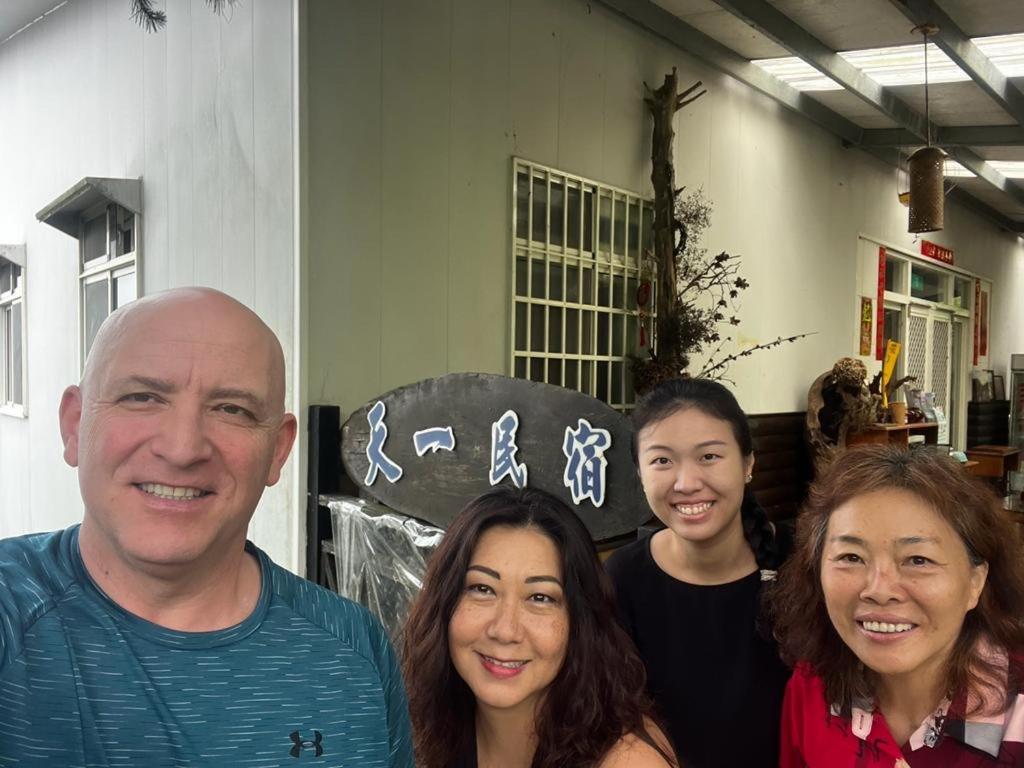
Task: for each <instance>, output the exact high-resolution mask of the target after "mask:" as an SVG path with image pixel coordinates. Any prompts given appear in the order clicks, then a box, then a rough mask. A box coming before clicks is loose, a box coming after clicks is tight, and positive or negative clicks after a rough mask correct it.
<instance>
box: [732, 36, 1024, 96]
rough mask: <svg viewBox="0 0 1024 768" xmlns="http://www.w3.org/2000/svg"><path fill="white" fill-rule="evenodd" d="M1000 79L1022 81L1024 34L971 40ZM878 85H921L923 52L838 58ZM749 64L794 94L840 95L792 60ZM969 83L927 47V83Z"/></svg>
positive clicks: (914, 48) (892, 50)
mask: <svg viewBox="0 0 1024 768" xmlns="http://www.w3.org/2000/svg"><path fill="white" fill-rule="evenodd" d="M971 42H973V43H974V44H975V45H976V46H977V47H978V49H979V50H980V51H981V53H982V54H984V55H985V56H986V57H987V58H988V59H989V60H990V61H991V62H992V64H993V65H994V66H995V67H996V69H998V70H999V71H1000V72H1001V73H1002V74H1003V76H1004V77H1024V33H1016V34H1012V35H993V36H991V37H975V38H973V39H972V40H971ZM839 55H840V56H842V57H843V58H844V59H846V61H848V62H849V63H850V64H851V65H853V66H854V67H856V68H857V69H859V70H860V71H861V72H863V73H864V74H866V75H867V76H868V77H870V78H871V79H872V80H874V81H875V82H877V83H878V84H879V85H885V86H895V85H922V84H923V83H924V48H923V47H922V46H921V44H920V43H913V44H911V45H896V46H889V47H887V48H865V49H862V50H856V51H844V52H840V54H839ZM751 63H752V64H754V65H756V66H758V67H760V68H761V69H763V70H764V71H765V72H767V73H768V74H770V75H774V76H775V77H777V78H778V79H779V80H781V81H782V82H784V83H787V84H788V85H791V86H793V87H794V88H796V89H797V90H798V91H840V90H842V88H843V87H842V86H841V85H840V84H839V83H837V82H836V81H835V80H833V79H832V78H830V77H828V76H827V75H823V74H821V72H819V71H818V70H816V69H815V68H814V67H812V66H811V65H810V64H808V63H807V62H805V61H804V60H803V59H801V58H799V57H796V56H786V57H784V58H777V59H755V60H754V61H752V62H751ZM968 80H970V77H968V75H967V73H966V72H964V71H963V70H962V69H960V67H958V66H957V65H956V63H955V62H954V61H953V60H952V59H950V58H949V57H948V56H947V55H946V54H945V53H943V52H942V51H941V50H940V49H939V47H938V46H936V45H935V44H934V43H929V44H928V82H929V83H932V84H935V83H962V82H966V81H968Z"/></svg>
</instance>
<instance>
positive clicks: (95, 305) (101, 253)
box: [79, 203, 138, 360]
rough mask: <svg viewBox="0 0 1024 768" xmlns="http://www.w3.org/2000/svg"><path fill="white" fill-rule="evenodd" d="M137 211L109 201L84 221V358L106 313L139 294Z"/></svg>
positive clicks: (82, 278) (82, 241)
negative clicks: (136, 259)
mask: <svg viewBox="0 0 1024 768" xmlns="http://www.w3.org/2000/svg"><path fill="white" fill-rule="evenodd" d="M135 228H136V214H135V213H133V212H132V211H130V210H128V209H127V208H125V207H124V206H121V205H118V204H117V203H106V204H104V205H102V206H101V207H100V209H99V210H93V211H90V212H89V214H87V215H86V216H85V217H83V220H82V236H81V238H80V240H79V242H80V244H81V246H80V247H81V267H82V271H81V274H80V276H79V277H80V280H81V283H82V359H83V360H85V358H86V357H88V355H89V350H90V349H92V343H93V341H95V339H96V332H97V331H99V328H100V326H101V325H102V324H103V321H104V320H106V318H107V315H109V314H110V313H111V312H113V311H114V310H115V309H117V308H118V307H122V306H124V305H125V304H127V303H129V302H131V301H134V300H135V298H136V297H137V296H138V285H137V283H136V265H135Z"/></svg>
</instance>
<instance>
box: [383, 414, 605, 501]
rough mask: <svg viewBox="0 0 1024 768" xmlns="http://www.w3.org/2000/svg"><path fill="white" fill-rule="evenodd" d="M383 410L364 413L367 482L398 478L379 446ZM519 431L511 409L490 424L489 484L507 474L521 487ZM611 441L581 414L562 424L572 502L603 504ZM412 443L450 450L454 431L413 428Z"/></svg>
mask: <svg viewBox="0 0 1024 768" xmlns="http://www.w3.org/2000/svg"><path fill="white" fill-rule="evenodd" d="M385 415H386V408H385V405H384V403H383V402H382V401H378V402H376V403H375V404H374V405H373V407H372V408H371V409H370V411H369V413H368V414H367V417H366V420H367V422H368V423H369V425H370V439H369V441H368V443H367V445H366V459H367V461H368V462H369V464H370V467H369V469H368V470H367V472H366V479H365V480H364V483H365V485H367V486H371V485H373V484H374V483H375V482H376V480H377V475H378V473H380V474H383V475H384V479H385V480H387V481H388V482H389V483H397V482H398V481H399V480H400V479H401V477H402V472H403V470H402V467H400V466H399V465H398V464H397V463H395V462H394V461H393V460H392V459H391V458H389V457H388V456H387V454H386V453H385V452H384V442H385V441H386V440H387V438H388V428H387V425H386V424H385V423H384V417H385ZM518 431H519V415H518V414H517V413H516V412H515V411H513V410H506V411H505V412H504V413H503V414H502V415H501V416H500V417H499V418H498V419H497V421H495V422H493V423H492V424H491V455H490V471H489V473H488V480H489V481H490V483H491V485H497V484H498V483H500V482H501V481H502V480H504V479H505V478H506V477H508V478H509V479H511V481H512V483H513V484H514V485H515V486H516V487H517V488H525V487H526V481H527V475H528V470H527V467H526V464H525V463H523V462H520V461H517V460H516V454H517V453H518V451H519V446H518V445H516V433H517V432H518ZM611 445H612V436H611V433H610V432H609V431H608V430H606V429H600V428H597V427H594V426H593V425H592V424H591V423H590V422H589V421H587V420H586V419H579V420H578V421H577V424H576V428H575V429H573V428H572V427H571V426H569V427H566V428H565V436H564V440H563V443H562V452H563V453H564V454H565V457H566V463H565V471H564V473H563V481H564V483H565V487H566V488H568V489H569V492H570V493H571V495H572V500H573V503H575V504H577V505H579V504H580V502H582V501H583V500H584V499H589V500H590V502H591V503H592V504H593V505H594V506H595V507H600V506H601V505H602V504H604V501H605V489H606V487H607V484H606V468H607V466H608V460H607V459H606V458H605V455H604V454H605V452H606V451H607V450H608V449H609V448H611ZM413 448H414V449H415V450H416V455H417V456H420V457H422V456H425V455H426V454H427V453H428V452H430V453H436V452H437V451H454V450H455V431H454V430H453V429H452V427H450V426H446V427H430V428H427V429H421V430H418V431H417V432H415V433H414V434H413Z"/></svg>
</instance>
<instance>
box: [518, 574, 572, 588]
mask: <svg viewBox="0 0 1024 768" xmlns="http://www.w3.org/2000/svg"><path fill="white" fill-rule="evenodd" d="M540 582H547V583H551V584H557V585H558V586H560V587H561V586H562V582H560V581H559V580H558V579H556V578H555V577H554V576H528V577H527V578H526V583H527V584H537V583H540ZM562 588H563V589H564V587H562Z"/></svg>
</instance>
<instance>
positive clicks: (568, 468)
mask: <svg viewBox="0 0 1024 768" xmlns="http://www.w3.org/2000/svg"><path fill="white" fill-rule="evenodd" d="M341 434H342V461H343V463H344V465H345V470H346V471H347V472H348V474H349V475H350V476H351V478H352V479H353V480H354V481H355V482H356V483H357V484H358V485H359V486H360V487H362V488H364V489H365V490H366V491H367V492H368V493H369V494H370V495H372V496H373V497H374V498H376V499H378V500H380V501H381V502H383V503H384V504H386V505H387V506H389V507H391V508H392V509H396V510H398V511H399V512H402V513H403V514H407V515H410V516H412V517H418V518H420V519H422V520H426V521H427V522H430V523H433V524H434V525H438V526H441V527H447V526H448V524H449V523H450V522H451V521H452V520H453V519H454V517H455V515H456V514H458V512H459V510H461V509H462V507H463V506H465V504H466V503H467V502H468V501H469V500H470V499H472V498H474V497H475V496H478V495H479V494H481V493H483V492H484V491H486V490H488V489H489V488H491V487H492V485H496V484H498V483H510V484H514V485H519V486H520V487H521V486H522V485H523V484H524V483H525V485H527V486H530V487H533V488H541V489H543V490H545V491H549V492H550V493H553V494H554V495H556V496H558V497H559V498H561V499H562V500H563V501H565V502H566V503H567V504H568V505H569V506H570V507H571V508H572V509H574V510H575V511H576V512H577V513H578V514H579V516H580V518H581V519H582V520H583V522H584V523H585V524H586V526H587V528H588V530H589V531H590V534H591V536H593V538H594V539H607V538H611V537H614V536H619V535H622V534H626V533H629V532H630V531H633V530H635V529H636V528H637V527H638V526H639V525H641V524H643V523H644V522H645V521H646V520H648V519H649V518H650V516H651V511H650V508H649V507H648V506H647V501H646V499H645V498H644V494H643V490H642V489H641V487H640V483H639V479H638V477H637V473H636V469H635V467H634V465H633V459H632V455H631V452H630V442H631V440H632V427H631V425H630V422H629V419H628V418H626V417H625V416H623V415H622V414H620V413H619V412H617V411H615V410H613V409H612V408H610V407H609V406H608V405H606V404H605V403H603V402H601V401H600V400H595V399H594V398H592V397H590V396H588V395H584V394H581V393H579V392H575V391H573V390H569V389H564V388H562V387H556V386H553V385H550V384H538V383H536V382H532V381H525V380H523V379H511V378H508V377H506V376H497V375H494V374H485V373H455V374H450V375H448V376H442V377H440V378H437V379H426V380H424V381H420V382H417V383H415V384H410V385H408V386H405V387H401V388H399V389H395V390H392V391H391V392H388V393H386V394H384V395H381V396H380V397H378V398H375V399H374V400H372V401H370V402H369V403H367V404H366V405H364V406H363V407H362V408H360V409H359V410H357V411H356V412H355V413H353V414H352V415H351V416H350V417H349V419H348V421H346V422H345V424H344V426H343V427H342V432H341ZM371 457H373V460H372V461H371Z"/></svg>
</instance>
